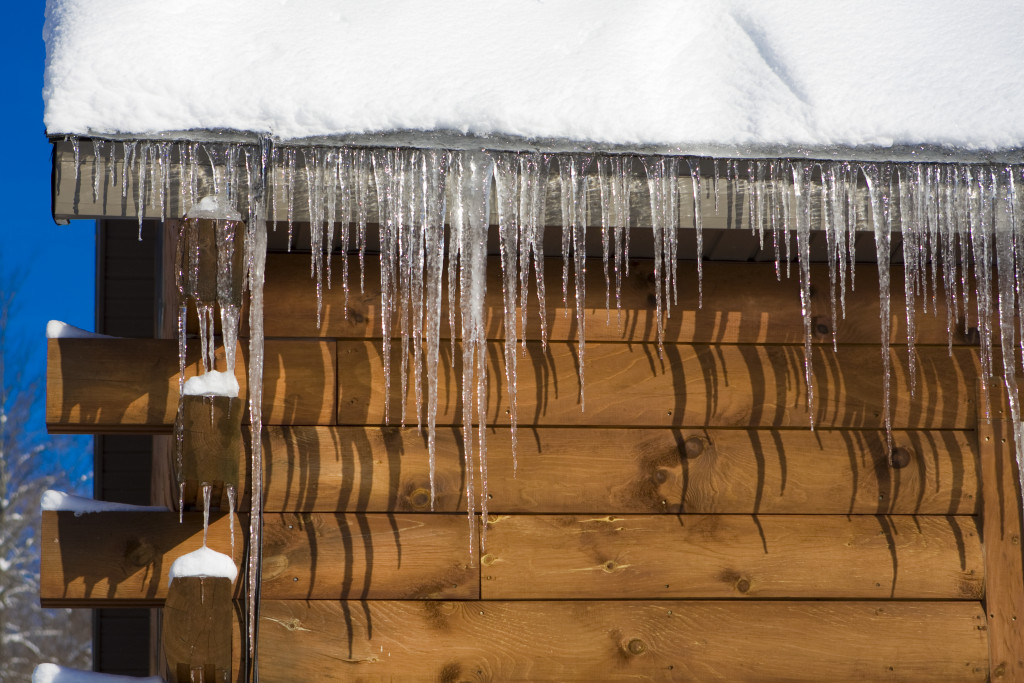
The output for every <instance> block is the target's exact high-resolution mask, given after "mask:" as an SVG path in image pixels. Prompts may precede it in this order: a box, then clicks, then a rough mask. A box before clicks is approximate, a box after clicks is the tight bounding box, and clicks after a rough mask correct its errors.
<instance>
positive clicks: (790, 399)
mask: <svg viewBox="0 0 1024 683" xmlns="http://www.w3.org/2000/svg"><path fill="white" fill-rule="evenodd" d="M337 344H338V378H339V388H338V424H342V425H360V424H382V423H383V421H384V364H383V359H382V352H381V345H380V342H371V341H339V342H337ZM396 347H398V348H396ZM918 351H919V354H918V368H919V372H920V373H921V374H920V376H919V381H918V393H917V397H916V398H915V399H914V400H913V401H911V400H910V398H909V388H908V387H909V384H908V382H907V377H906V374H907V371H906V366H905V364H904V363H902V362H901V363H897V364H895V365H894V368H893V385H892V386H893V392H892V405H893V425H894V427H896V428H908V427H912V428H928V429H964V428H968V427H969V426H971V425H972V424H973V420H974V414H975V407H974V404H975V396H974V385H975V378H976V377H977V356H976V354H975V353H974V350H973V349H970V348H955V349H954V350H953V356H952V358H950V357H949V356H948V355H947V351H946V348H945V347H923V348H920V349H918ZM892 353H893V357H894V359H895V358H896V357H897V355H898V354H897V352H896V351H895V350H894V351H893V352H892ZM441 354H442V363H443V366H442V369H441V372H442V373H443V374H442V375H441V379H440V390H439V405H438V418H437V421H438V424H456V423H458V421H459V419H460V413H461V400H460V398H459V392H458V383H457V382H456V381H455V375H454V373H453V372H452V371H451V370H450V367H451V351H450V347H448V345H446V344H442V345H441ZM455 355H456V357H458V358H459V362H458V364H456V368H457V371H458V372H459V374H460V375H461V347H459V346H456V352H455ZM488 356H489V362H488V367H489V368H490V372H489V380H488V385H489V386H488V388H489V398H488V406H489V411H488V415H487V421H488V423H496V424H507V423H508V412H507V411H508V396H507V390H506V388H505V381H504V374H505V373H504V361H503V351H502V347H501V345H500V343H498V342H491V343H490V344H489V345H488ZM399 359H400V345H395V346H394V347H393V348H392V368H394V372H393V376H392V378H391V406H392V413H391V420H392V422H393V423H398V422H399V419H400V417H401V416H400V413H401V404H400V390H401V381H400V378H399V373H398V368H399V362H398V361H399ZM577 365H578V359H577V351H576V345H575V344H573V343H570V342H555V343H551V344H549V345H548V347H547V351H544V350H543V349H542V347H541V344H540V343H530V344H527V353H526V356H525V357H524V356H522V355H521V356H520V357H519V362H518V376H519V380H518V395H519V404H518V405H519V424H520V425H534V424H536V425H580V426H583V425H589V426H599V425H604V426H609V425H623V426H634V427H642V426H651V427H685V426H705V427H759V426H766V427H802V428H806V427H807V426H808V425H809V415H808V410H807V404H806V401H807V397H806V396H807V390H806V384H805V382H804V355H803V347H801V346H795V345H791V346H759V345H739V346H705V345H689V344H666V345H665V349H664V356H663V358H659V357H658V352H657V350H656V348H655V347H654V345H647V344H621V343H591V344H588V345H587V347H586V356H585V374H586V410H585V411H583V410H581V406H580V400H579V383H578V376H577ZM460 381H461V380H460ZM814 382H815V387H814V391H815V400H816V406H815V415H816V417H815V420H816V424H817V426H818V427H821V428H825V427H869V428H879V427H881V426H883V424H884V423H883V418H882V398H883V394H882V360H881V357H880V354H879V351H878V349H877V348H876V347H870V346H844V347H840V349H839V352H838V353H834V352H833V351H832V349H831V348H817V349H815V352H814ZM408 391H409V393H408V397H407V405H408V406H410V407H412V406H415V405H416V402H415V393H414V391H413V383H412V381H411V380H410V382H409V390H408ZM406 420H407V422H411V423H412V424H415V422H416V420H415V413H414V410H413V409H412V408H410V409H409V410H407V415H406Z"/></svg>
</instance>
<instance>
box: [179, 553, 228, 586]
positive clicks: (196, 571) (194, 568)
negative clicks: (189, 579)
mask: <svg viewBox="0 0 1024 683" xmlns="http://www.w3.org/2000/svg"><path fill="white" fill-rule="evenodd" d="M185 576H205V577H213V578H225V579H231V581H232V582H234V580H235V578H236V577H237V576H238V568H237V567H235V561H234V560H232V559H231V558H230V557H228V556H227V555H225V554H224V553H218V552H217V551H216V550H210V549H209V548H207V547H206V546H203V547H202V548H200V549H199V550H193V551H192V552H190V553H188V554H186V555H182V556H181V557H179V558H178V559H176V560H175V561H174V563H173V564H172V565H171V572H170V577H171V578H170V581H174V579H176V578H179V577H185Z"/></svg>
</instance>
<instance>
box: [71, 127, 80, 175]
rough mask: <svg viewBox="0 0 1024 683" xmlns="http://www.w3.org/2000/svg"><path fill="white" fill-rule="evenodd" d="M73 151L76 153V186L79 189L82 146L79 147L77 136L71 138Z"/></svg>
mask: <svg viewBox="0 0 1024 683" xmlns="http://www.w3.org/2000/svg"><path fill="white" fill-rule="evenodd" d="M71 149H72V151H73V152H74V153H75V185H74V186H75V187H76V188H77V187H78V181H79V177H80V175H81V170H82V161H81V149H80V146H79V141H78V136H76V135H72V136H71Z"/></svg>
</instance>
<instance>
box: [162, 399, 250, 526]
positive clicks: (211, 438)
mask: <svg viewBox="0 0 1024 683" xmlns="http://www.w3.org/2000/svg"><path fill="white" fill-rule="evenodd" d="M183 398H184V400H183V402H182V425H183V426H182V445H181V456H182V460H181V472H182V473H181V478H182V481H184V484H185V490H184V495H183V502H184V504H185V505H186V507H187V508H188V507H191V508H193V509H199V510H202V509H203V507H204V501H203V491H202V486H203V484H210V485H211V487H212V492H211V498H210V506H211V509H214V510H228V506H229V504H230V503H229V500H228V487H229V486H231V487H234V489H235V491H240V490H242V489H244V487H245V477H240V476H239V474H240V472H242V471H243V468H244V465H245V451H244V447H243V445H242V414H243V413H244V411H245V403H244V401H242V399H240V398H230V397H227V396H185V397H183ZM176 481H177V480H176Z"/></svg>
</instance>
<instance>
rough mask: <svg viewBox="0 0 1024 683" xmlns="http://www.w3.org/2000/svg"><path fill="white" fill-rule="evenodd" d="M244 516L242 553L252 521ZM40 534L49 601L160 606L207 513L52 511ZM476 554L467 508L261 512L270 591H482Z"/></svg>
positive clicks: (215, 531) (223, 532)
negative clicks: (473, 563) (453, 511)
mask: <svg viewBox="0 0 1024 683" xmlns="http://www.w3.org/2000/svg"><path fill="white" fill-rule="evenodd" d="M240 519H241V522H240V524H239V523H237V522H236V525H235V555H234V556H235V558H236V560H239V561H240V560H241V557H242V550H243V545H244V543H245V539H246V530H247V529H248V521H247V517H246V516H244V515H243V516H241V518H240ZM42 538H43V547H44V550H43V559H42V570H41V571H42V582H41V588H40V598H41V600H42V602H43V604H44V605H47V606H52V607H57V606H87V607H110V606H117V605H122V606H147V605H148V606H159V605H160V604H161V603H162V602H163V600H164V598H165V597H166V595H167V581H168V570H169V569H170V566H171V564H172V563H173V562H174V560H175V559H177V558H178V557H180V556H181V555H184V554H185V553H188V552H191V551H193V550H196V549H198V548H199V547H200V546H201V544H202V515H201V514H200V513H186V514H185V524H178V518H177V514H175V513H138V512H130V513H115V512H108V513H102V514H95V515H91V516H89V515H85V516H82V517H75V516H74V514H73V513H51V512H48V513H45V514H44V520H43V535H42ZM209 544H210V547H211V548H213V549H214V550H218V551H222V552H226V553H230V552H231V544H230V529H229V526H228V520H227V517H226V516H220V515H216V514H214V515H213V519H212V522H211V527H210V542H209ZM474 557H476V554H475V553H474ZM469 564H470V555H469V526H468V522H467V520H466V518H465V516H464V515H328V514H304V515H295V514H267V515H264V536H263V589H262V595H263V597H264V598H266V599H271V600H272V599H307V598H309V599H339V598H352V599H355V598H360V599H361V598H365V599H434V598H454V599H471V598H477V597H479V571H478V569H477V568H476V567H470V566H469ZM296 579H298V580H296ZM241 591H242V586H241V585H236V587H235V594H236V597H239V596H240V595H241Z"/></svg>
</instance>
